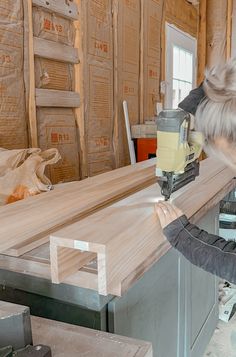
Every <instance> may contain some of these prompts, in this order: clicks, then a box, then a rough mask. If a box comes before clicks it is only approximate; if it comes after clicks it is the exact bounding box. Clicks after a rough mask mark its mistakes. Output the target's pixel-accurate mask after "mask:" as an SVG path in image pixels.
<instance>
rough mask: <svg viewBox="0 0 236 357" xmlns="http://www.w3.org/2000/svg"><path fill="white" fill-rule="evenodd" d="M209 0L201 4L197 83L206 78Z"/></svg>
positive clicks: (204, 0) (203, 0) (202, 0)
mask: <svg viewBox="0 0 236 357" xmlns="http://www.w3.org/2000/svg"><path fill="white" fill-rule="evenodd" d="M206 12H207V0H201V1H200V5H199V17H198V19H199V22H198V48H197V52H198V71H197V84H198V85H200V84H201V83H202V81H203V80H204V76H205V68H206V42H207V37H206V35H207V24H206Z"/></svg>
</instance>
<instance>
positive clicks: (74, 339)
mask: <svg viewBox="0 0 236 357" xmlns="http://www.w3.org/2000/svg"><path fill="white" fill-rule="evenodd" d="M31 324H32V334H33V340H34V344H35V345H37V344H44V345H47V346H51V347H52V354H53V356H60V357H67V356H70V357H77V356H81V357H82V356H86V357H94V356H102V357H152V356H153V354H152V346H151V343H150V342H144V341H140V340H134V339H131V338H128V337H122V336H118V335H114V334H109V333H106V332H101V331H95V330H91V329H87V328H84V327H80V326H73V325H69V324H65V323H61V322H57V321H52V320H46V319H42V318H38V317H31Z"/></svg>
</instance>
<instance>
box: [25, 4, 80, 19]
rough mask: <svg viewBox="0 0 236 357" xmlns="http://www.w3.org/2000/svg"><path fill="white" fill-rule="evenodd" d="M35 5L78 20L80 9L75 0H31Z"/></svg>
mask: <svg viewBox="0 0 236 357" xmlns="http://www.w3.org/2000/svg"><path fill="white" fill-rule="evenodd" d="M31 2H32V3H33V5H36V6H39V7H43V8H44V9H46V10H48V11H51V12H55V13H57V14H60V15H61V16H63V17H66V18H69V19H72V20H77V19H78V10H77V6H76V4H75V3H74V1H71V0H68V1H65V0H31Z"/></svg>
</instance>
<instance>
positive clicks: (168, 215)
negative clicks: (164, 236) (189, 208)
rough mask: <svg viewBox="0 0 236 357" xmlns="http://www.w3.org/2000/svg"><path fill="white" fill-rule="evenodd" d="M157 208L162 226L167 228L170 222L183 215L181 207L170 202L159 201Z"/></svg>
mask: <svg viewBox="0 0 236 357" xmlns="http://www.w3.org/2000/svg"><path fill="white" fill-rule="evenodd" d="M155 209H156V213H157V214H158V216H159V219H160V223H161V226H162V228H165V227H166V226H168V224H170V223H171V222H173V221H174V220H176V219H177V218H178V217H180V216H182V215H183V213H182V211H181V210H180V209H178V208H177V207H175V206H173V205H171V204H170V203H169V202H159V203H157V204H156V206H155Z"/></svg>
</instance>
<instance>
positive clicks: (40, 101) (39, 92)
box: [36, 89, 80, 108]
mask: <svg viewBox="0 0 236 357" xmlns="http://www.w3.org/2000/svg"><path fill="white" fill-rule="evenodd" d="M36 106H37V107H49V108H52V107H57V108H77V107H79V106H80V96H79V94H78V93H75V92H66V91H61V90H53V89H36Z"/></svg>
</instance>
